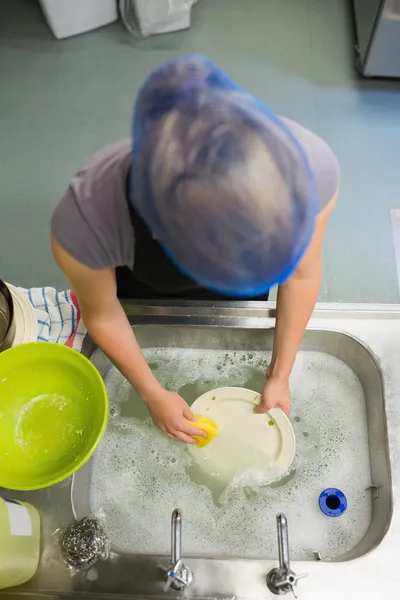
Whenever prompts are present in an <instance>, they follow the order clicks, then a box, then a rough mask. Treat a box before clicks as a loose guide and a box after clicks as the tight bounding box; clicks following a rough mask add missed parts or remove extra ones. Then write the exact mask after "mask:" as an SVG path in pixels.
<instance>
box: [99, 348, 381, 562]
mask: <svg viewBox="0 0 400 600" xmlns="http://www.w3.org/2000/svg"><path fill="white" fill-rule="evenodd" d="M145 355H146V358H147V360H148V362H149V363H150V364H151V366H152V369H153V371H154V373H155V375H156V376H157V378H158V380H159V381H160V382H161V383H162V384H163V385H164V386H165V387H166V388H167V389H169V390H176V391H178V392H179V393H180V394H181V395H182V396H183V398H185V400H186V401H187V402H188V403H189V404H191V403H192V402H193V401H194V400H195V399H196V398H197V397H198V396H200V395H201V394H202V393H204V392H205V391H207V390H210V389H213V388H217V387H224V386H227V385H231V386H232V385H233V386H240V387H247V388H249V389H253V390H254V391H260V390H261V387H262V385H263V383H264V382H265V368H266V366H267V364H268V359H269V356H267V354H266V353H265V352H251V353H248V352H239V351H238V352H233V351H227V352H223V351H213V350H191V349H189V350H188V349H184V350H183V349H176V348H175V349H170V348H161V349H147V350H146V351H145ZM106 385H107V390H108V393H109V399H110V416H111V417H112V418H111V419H110V421H109V426H108V429H107V432H106V434H105V436H104V438H103V440H102V442H101V444H100V446H99V449H98V451H97V453H96V455H95V458H94V462H93V472H92V478H91V489H90V504H91V510H92V511H93V512H95V511H96V510H98V509H100V508H102V509H104V511H105V514H106V528H107V532H108V535H109V537H110V539H111V541H112V543H113V544H114V546H115V548H116V549H117V550H120V551H123V552H135V553H140V554H142V553H143V554H144V553H150V554H164V553H168V552H169V551H170V518H171V513H172V511H173V510H174V509H175V508H177V507H179V508H181V509H182V510H183V514H184V534H183V544H184V552H185V554H190V555H208V556H210V555H211V556H240V557H244V556H246V557H259V558H261V557H263V558H270V557H275V556H276V554H277V541H276V523H275V515H276V513H278V512H283V513H285V514H286V516H287V517H288V520H289V527H290V547H291V554H292V557H293V559H303V560H308V559H312V558H313V553H314V551H319V552H320V553H321V555H322V558H323V559H328V558H333V557H336V556H340V555H341V554H344V553H345V552H347V551H348V550H350V549H352V548H354V546H355V545H356V544H357V543H358V542H359V541H360V540H361V539H362V537H363V536H364V534H365V532H366V530H367V528H368V526H369V523H370V520H371V496H370V493H369V492H367V491H366V489H367V488H368V486H369V485H370V484H371V479H370V464H369V451H368V439H367V422H366V411H365V402H364V395H363V390H362V387H361V384H360V383H359V381H358V379H357V377H356V376H355V374H354V373H353V372H352V371H351V369H350V368H349V367H348V366H347V365H345V364H344V363H343V362H342V361H340V360H339V359H337V358H335V357H332V356H329V355H326V354H323V353H318V352H300V353H299V355H298V359H297V361H296V365H295V367H294V369H293V373H292V376H291V390H292V400H293V409H292V414H291V421H292V424H293V427H294V430H295V433H296V439H297V451H296V457H295V460H294V463H293V465H292V468H291V470H290V472H289V473H288V474H287V475H286V476H284V477H283V478H281V480H280V481H277V482H274V483H272V484H271V485H265V486H261V487H259V486H257V484H256V483H257V473H255V474H253V475H254V477H253V482H252V483H250V480H251V477H250V479H249V474H247V475H245V476H242V475H241V474H238V476H237V478H236V479H235V481H234V482H233V483H232V484H231V485H230V486H229V487H228V488H227V489H221V488H218V482H215V481H213V482H212V484H210V481H205V480H204V476H200V475H199V473H198V472H197V470H196V466H195V465H193V464H191V460H190V457H189V453H188V452H187V449H186V447H185V446H184V445H183V444H181V443H179V442H174V441H171V440H169V439H168V438H167V437H166V436H164V435H163V434H162V433H161V432H160V431H158V430H157V429H156V428H155V427H154V426H153V425H152V424H151V421H150V419H149V418H148V413H147V410H146V408H145V407H144V405H143V403H142V402H141V401H140V399H139V398H138V396H137V394H136V393H135V391H134V390H133V389H132V388H131V386H130V385H129V384H128V382H127V381H126V380H125V379H124V378H123V377H122V375H120V374H119V373H118V371H117V370H116V369H112V370H111V372H110V373H109V376H108V378H107V380H106ZM250 475H252V474H250ZM328 487H338V488H340V489H342V490H343V492H344V493H345V494H346V496H347V499H348V509H347V511H346V513H345V514H344V515H342V516H341V517H340V518H337V519H330V518H328V517H326V516H325V515H323V514H322V513H321V511H320V509H319V506H318V498H319V494H320V493H321V491H322V490H323V489H325V488H328Z"/></svg>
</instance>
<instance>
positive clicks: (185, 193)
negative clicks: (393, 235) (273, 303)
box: [52, 55, 339, 443]
mask: <svg viewBox="0 0 400 600" xmlns="http://www.w3.org/2000/svg"><path fill="white" fill-rule="evenodd" d="M132 137H133V144H132V143H131V142H130V141H129V140H127V141H122V142H118V143H116V144H114V145H112V146H109V147H107V148H105V149H104V150H102V151H100V152H98V153H97V154H95V155H94V156H93V157H92V158H91V159H90V160H89V161H88V162H87V163H86V164H85V165H84V166H83V167H82V168H81V170H80V171H79V172H78V173H77V174H76V176H75V177H74V178H73V180H72V181H71V184H70V186H69V188H68V190H67V192H66V193H65V195H64V196H63V197H62V199H61V201H60V202H59V204H58V206H57V207H56V209H55V212H54V215H53V219H52V248H53V253H54V256H55V259H56V261H57V263H58V264H59V266H60V267H61V269H62V270H63V271H64V273H65V274H66V276H67V277H68V279H69V280H70V282H71V285H72V287H73V289H74V290H75V292H76V294H77V296H78V299H79V302H80V306H81V310H82V314H83V318H84V321H85V323H86V326H87V328H88V330H89V332H90V333H91V335H92V337H93V339H94V340H95V341H96V343H97V344H98V346H99V347H100V348H102V349H103V351H104V352H105V353H106V354H107V355H108V356H109V358H110V359H111V360H112V361H113V362H114V364H115V365H116V366H117V367H118V368H119V370H120V371H121V372H122V373H123V374H124V375H125V376H126V377H127V379H128V380H129V381H130V382H131V384H132V385H133V386H134V387H135V388H136V389H137V391H138V393H139V394H140V396H141V397H142V399H143V401H144V402H145V403H146V405H147V407H148V409H149V411H150V414H151V416H152V418H153V421H154V423H155V424H156V425H157V426H158V427H159V428H160V429H161V430H162V431H164V432H165V433H166V434H167V435H168V436H169V437H170V438H179V439H180V440H182V441H183V442H187V443H195V441H194V439H193V437H192V436H193V435H202V434H203V432H202V431H200V430H199V429H197V428H196V427H194V426H193V425H191V424H189V423H188V420H194V415H193V414H192V412H191V410H190V409H189V407H188V406H187V404H186V403H185V401H184V400H183V399H182V398H181V397H180V396H179V395H178V394H176V393H174V392H168V391H166V390H165V389H163V387H162V386H161V385H160V384H159V382H158V381H157V380H156V379H155V377H154V375H153V374H152V372H151V370H150V368H149V366H148V365H147V363H146V361H145V358H144V356H143V354H142V352H141V350H140V347H139V345H138V343H137V341H136V338H135V335H134V333H133V331H132V328H131V327H130V325H129V323H128V320H127V318H126V316H125V314H124V311H123V309H122V307H121V305H120V302H119V298H123V297H125V298H126V297H130V298H148V297H152V298H154V297H164V298H165V297H174V298H176V297H184V298H188V297H189V298H190V297H192V298H199V297H204V298H210V299H215V298H221V299H223V298H228V299H229V298H230V299H233V298H247V299H267V298H268V290H269V288H270V287H271V286H272V285H276V284H278V285H279V290H278V304H277V320H276V331H275V339H274V347H273V355H272V362H271V365H270V366H269V368H268V370H267V377H268V379H267V381H266V383H265V386H264V389H263V392H262V402H261V404H260V406H259V407H257V409H256V411H257V412H266V411H267V410H268V409H270V408H272V407H275V406H278V407H280V408H282V409H283V410H284V411H285V412H286V413H289V411H290V392H289V375H290V372H291V369H292V366H293V363H294V360H295V357H296V353H297V350H298V347H299V344H300V341H301V337H302V335H303V332H304V329H305V327H306V325H307V322H308V320H309V318H310V315H311V313H312V311H313V308H314V305H315V302H316V299H317V296H318V290H319V287H320V282H321V249H322V242H323V238H324V234H325V229H326V226H327V222H328V217H329V215H330V213H331V211H332V208H333V206H334V204H335V200H336V195H337V190H338V184H339V168H338V164H337V160H336V158H335V156H334V154H333V153H332V151H331V150H330V148H329V147H328V146H327V145H326V144H325V142H324V141H322V140H321V139H320V138H318V137H317V136H316V135H315V134H313V133H311V132H310V131H307V130H306V129H304V128H303V127H301V126H300V125H298V124H296V123H294V122H292V121H289V120H288V119H284V118H279V117H277V116H276V115H275V114H274V113H273V112H272V111H271V110H270V109H269V108H267V107H266V106H265V105H263V104H262V103H261V102H260V101H258V100H257V99H255V98H254V97H252V96H251V95H249V94H247V93H246V92H244V91H243V90H241V89H240V88H239V87H238V86H237V85H236V84H235V83H234V82H233V81H231V80H230V79H229V78H228V77H227V76H226V75H225V73H223V71H221V70H220V69H219V68H218V67H217V66H216V65H215V64H213V63H212V62H211V61H209V60H208V59H206V58H204V57H201V56H197V55H195V56H182V57H179V58H177V59H175V60H174V61H171V62H168V63H166V64H164V65H162V66H161V67H159V68H158V69H156V70H155V71H154V72H153V73H152V74H151V75H150V77H149V78H148V79H147V81H146V82H145V83H144V85H143V87H142V89H141V91H140V93H139V96H138V99H137V102H136V106H135V114H134V122H133V133H132ZM132 146H133V147H132Z"/></svg>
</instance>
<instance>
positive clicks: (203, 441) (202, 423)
mask: <svg viewBox="0 0 400 600" xmlns="http://www.w3.org/2000/svg"><path fill="white" fill-rule="evenodd" d="M196 417H197V419H198V421H189V423H190V424H191V425H193V426H194V427H197V428H198V429H202V430H203V431H205V432H206V434H207V437H200V436H199V435H194V436H193V437H194V439H195V440H196V442H197V447H198V448H204V446H207V445H208V444H209V443H210V442H212V440H213V439H214V438H216V437H217V435H219V429H218V425H217V424H216V422H215V421H213V420H212V419H210V418H209V417H203V416H202V415H196Z"/></svg>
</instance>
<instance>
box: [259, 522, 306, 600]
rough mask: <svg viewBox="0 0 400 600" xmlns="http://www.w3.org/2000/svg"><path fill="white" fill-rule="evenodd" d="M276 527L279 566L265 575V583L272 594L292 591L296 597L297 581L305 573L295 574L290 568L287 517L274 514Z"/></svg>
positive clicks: (279, 594)
mask: <svg viewBox="0 0 400 600" xmlns="http://www.w3.org/2000/svg"><path fill="white" fill-rule="evenodd" d="M276 524H277V528H278V550H279V567H278V568H276V569H272V571H270V572H269V573H268V575H267V585H268V588H269V589H270V590H271V592H272V593H273V594H276V595H278V596H282V595H283V594H287V593H288V592H292V593H293V596H294V597H295V598H297V597H298V596H297V582H298V580H299V579H303V577H307V575H296V574H295V573H294V572H293V571H292V570H291V568H290V554H289V532H288V523H287V518H286V517H285V515H283V514H282V513H280V514H278V515H276Z"/></svg>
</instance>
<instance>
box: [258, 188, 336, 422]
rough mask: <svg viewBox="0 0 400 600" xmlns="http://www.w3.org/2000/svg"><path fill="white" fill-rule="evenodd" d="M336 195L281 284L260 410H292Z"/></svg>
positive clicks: (287, 411)
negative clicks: (296, 369) (292, 378)
mask: <svg viewBox="0 0 400 600" xmlns="http://www.w3.org/2000/svg"><path fill="white" fill-rule="evenodd" d="M336 197H337V196H336V195H335V197H334V198H333V199H332V200H331V202H330V203H329V204H328V205H327V206H326V208H325V209H324V210H323V211H322V212H321V213H320V214H319V215H318V218H317V224H316V229H315V233H314V237H313V239H312V241H311V244H310V246H309V248H308V250H307V252H306V254H305V256H304V258H303V260H302V261H301V263H300V265H299V266H298V268H297V269H296V271H295V273H294V274H293V276H292V277H291V278H290V279H289V280H288V281H287V282H286V283H284V284H283V285H281V286H280V287H279V290H278V298H277V313H276V326H275V337H274V346H273V352H272V361H271V364H270V366H269V367H268V370H267V377H268V380H267V383H266V384H265V386H264V390H263V394H262V398H263V400H262V403H261V404H260V406H259V407H257V409H256V412H265V411H267V410H268V409H270V408H273V407H276V406H277V407H279V408H281V409H282V410H283V411H284V412H286V413H287V414H289V412H290V391H289V375H290V373H291V370H292V368H293V364H294V361H295V359H296V354H297V351H298V348H299V345H300V342H301V338H302V337H303V333H304V330H305V328H306V327H307V323H308V321H309V319H310V317H311V315H312V312H313V310H314V306H315V303H316V301H317V298H318V292H319V288H320V285H321V271H322V269H321V258H322V245H323V241H324V236H325V231H326V227H327V224H328V219H329V215H330V214H331V212H332V209H333V207H334V205H335V202H336Z"/></svg>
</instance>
